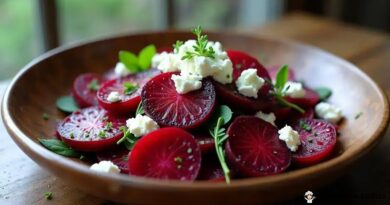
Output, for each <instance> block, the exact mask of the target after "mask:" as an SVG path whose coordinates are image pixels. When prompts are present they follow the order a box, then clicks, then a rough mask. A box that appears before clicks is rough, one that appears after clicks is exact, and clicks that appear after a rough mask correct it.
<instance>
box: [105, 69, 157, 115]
mask: <svg viewBox="0 0 390 205" xmlns="http://www.w3.org/2000/svg"><path fill="white" fill-rule="evenodd" d="M159 73H160V71H158V70H156V69H151V70H148V71H145V72H141V73H137V74H134V75H128V76H126V77H122V78H116V79H113V80H110V81H107V82H105V83H104V84H103V85H102V86H101V88H100V89H99V90H98V92H97V99H98V102H99V105H100V106H101V107H103V108H104V109H106V110H107V111H109V112H110V113H112V114H114V115H128V114H129V113H130V112H132V111H135V110H136V109H137V106H138V104H139V103H140V101H141V96H140V94H141V90H142V87H143V86H144V85H145V83H146V82H148V81H149V79H150V78H152V77H153V76H155V75H157V74H159ZM125 83H131V84H133V85H135V86H137V87H138V88H137V89H136V90H134V91H133V92H131V93H129V94H126V93H125V87H124V84H125ZM111 92H118V93H119V94H120V98H121V100H120V101H118V102H110V101H108V99H107V98H108V96H109V94H110V93H111Z"/></svg>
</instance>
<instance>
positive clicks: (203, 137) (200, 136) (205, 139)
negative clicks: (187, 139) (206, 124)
mask: <svg viewBox="0 0 390 205" xmlns="http://www.w3.org/2000/svg"><path fill="white" fill-rule="evenodd" d="M194 136H195V140H196V141H197V142H198V144H199V147H200V151H201V152H202V154H206V153H208V152H211V151H215V145H214V139H213V137H211V136H210V134H208V133H197V134H195V135H194Z"/></svg>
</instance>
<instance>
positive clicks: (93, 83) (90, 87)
mask: <svg viewBox="0 0 390 205" xmlns="http://www.w3.org/2000/svg"><path fill="white" fill-rule="evenodd" d="M87 87H88V90H90V91H97V90H99V82H98V80H97V79H93V80H92V81H91V82H90V83H89V84H88V86H87Z"/></svg>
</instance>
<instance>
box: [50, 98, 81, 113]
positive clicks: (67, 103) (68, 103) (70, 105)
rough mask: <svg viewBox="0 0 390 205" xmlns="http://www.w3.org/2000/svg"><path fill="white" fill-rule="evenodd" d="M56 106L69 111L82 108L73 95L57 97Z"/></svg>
mask: <svg viewBox="0 0 390 205" xmlns="http://www.w3.org/2000/svg"><path fill="white" fill-rule="evenodd" d="M56 106H57V108H58V109H60V110H62V111H64V112H67V113H71V112H74V111H76V110H78V109H80V108H79V106H78V105H77V104H76V102H75V101H74V99H73V97H72V96H61V97H60V98H58V99H57V102H56Z"/></svg>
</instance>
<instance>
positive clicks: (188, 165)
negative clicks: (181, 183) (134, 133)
mask: <svg viewBox="0 0 390 205" xmlns="http://www.w3.org/2000/svg"><path fill="white" fill-rule="evenodd" d="M200 164H201V153H200V148H199V145H198V144H197V143H196V141H195V139H194V137H193V136H192V135H191V134H190V133H188V132H186V131H185V130H183V129H180V128H175V127H167V128H161V129H158V130H156V131H153V132H151V133H149V134H147V135H145V136H143V137H142V138H141V139H140V140H138V141H137V143H136V144H135V145H134V147H133V149H132V151H131V154H130V157H129V173H130V174H131V175H135V176H143V177H150V178H157V179H176V180H188V181H192V180H194V179H195V178H196V177H197V176H198V173H199V169H200Z"/></svg>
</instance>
